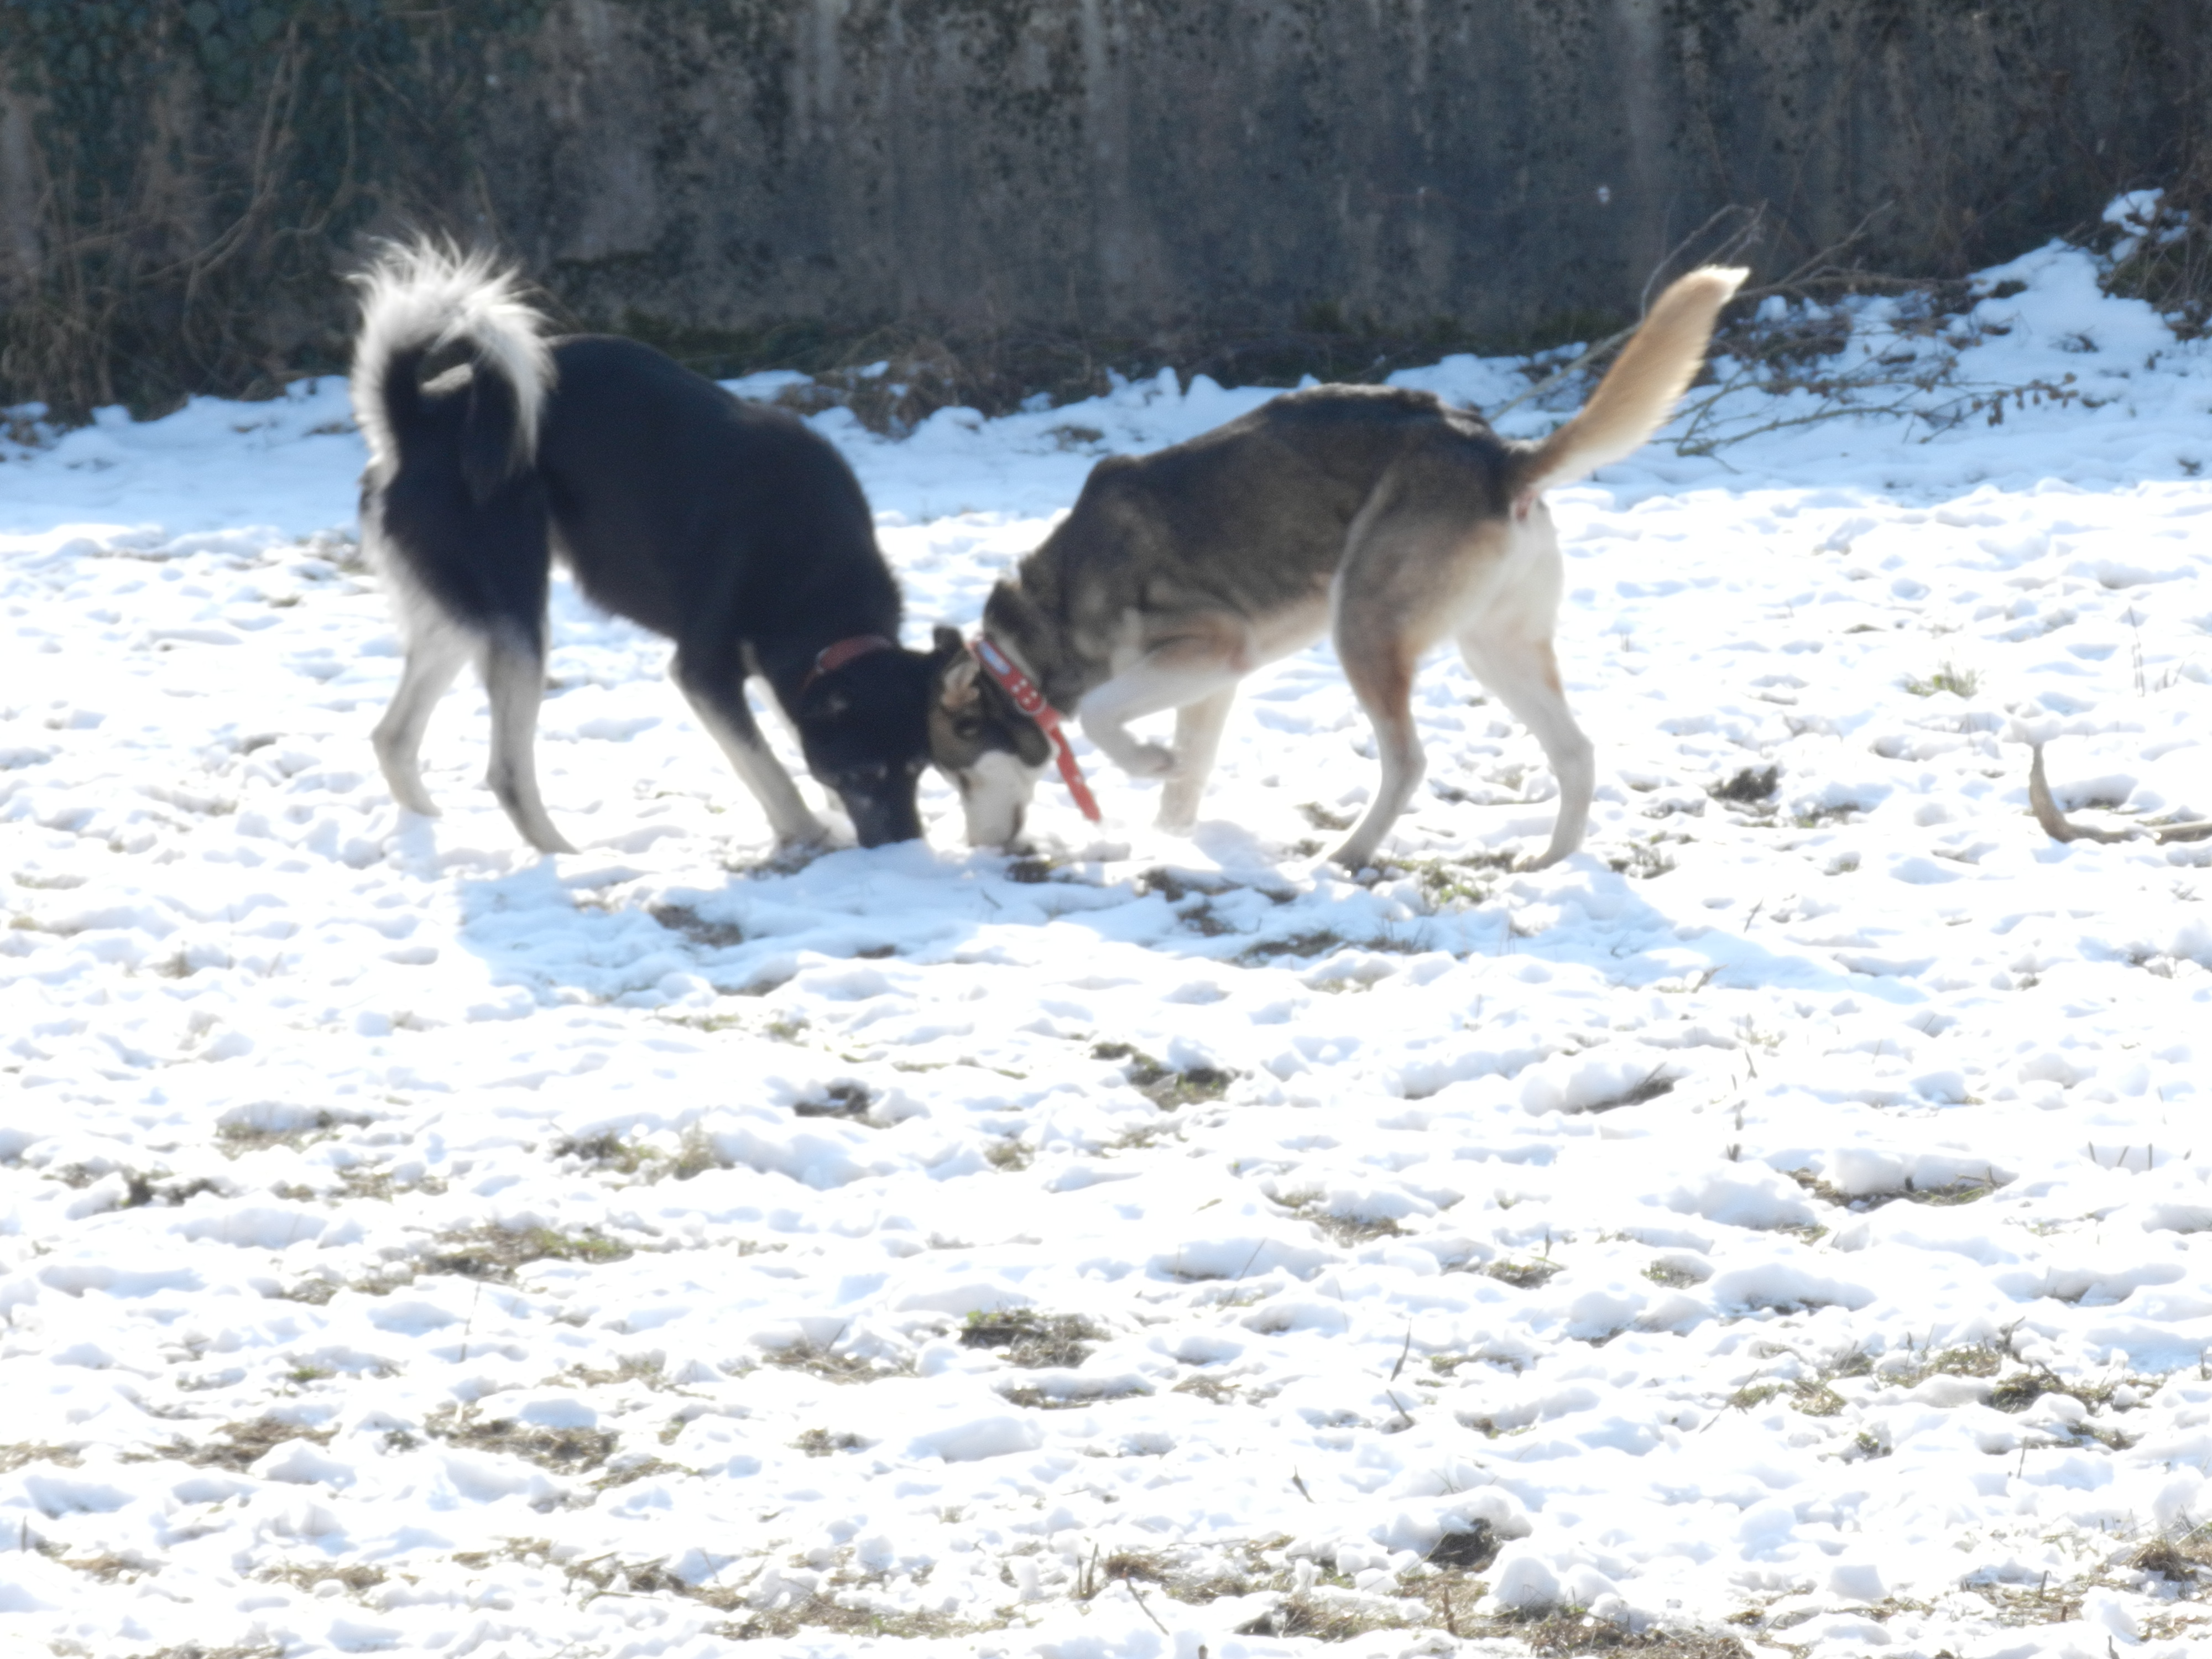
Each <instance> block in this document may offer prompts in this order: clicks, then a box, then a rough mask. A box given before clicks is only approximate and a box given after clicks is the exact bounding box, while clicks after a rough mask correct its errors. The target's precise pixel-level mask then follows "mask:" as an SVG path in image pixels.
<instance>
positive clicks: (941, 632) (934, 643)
mask: <svg viewBox="0 0 2212 1659" xmlns="http://www.w3.org/2000/svg"><path fill="white" fill-rule="evenodd" d="M929 643H930V647H931V654H932V655H933V656H939V657H949V656H951V655H952V654H953V653H956V652H960V651H965V650H966V649H967V648H968V641H965V640H963V639H962V638H961V637H960V630H959V629H957V628H955V627H953V626H952V624H951V623H938V624H937V627H936V628H935V629H933V631H932V632H931V634H930V636H929Z"/></svg>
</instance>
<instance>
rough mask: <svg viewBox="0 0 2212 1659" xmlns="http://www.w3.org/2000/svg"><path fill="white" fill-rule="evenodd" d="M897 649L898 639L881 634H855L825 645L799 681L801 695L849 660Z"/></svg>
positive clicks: (815, 655)
mask: <svg viewBox="0 0 2212 1659" xmlns="http://www.w3.org/2000/svg"><path fill="white" fill-rule="evenodd" d="M897 649H898V641H896V640H887V639H885V638H884V636H883V635H880V634H855V635H853V636H852V638H850V639H847V640H839V641H836V643H835V644H832V645H825V646H823V647H822V648H821V650H819V651H817V652H816V653H815V654H814V665H813V666H812V667H811V668H809V669H808V670H807V671H806V678H805V679H803V680H801V681H799V696H802V697H803V696H805V695H806V690H807V688H808V687H809V686H811V685H812V684H814V682H815V681H817V680H818V679H820V678H822V677H823V675H824V674H834V673H836V671H838V670H839V669H841V668H842V667H843V666H844V665H846V664H847V663H848V662H852V661H854V659H858V658H860V657H866V656H869V655H872V653H875V652H878V651H896V650H897Z"/></svg>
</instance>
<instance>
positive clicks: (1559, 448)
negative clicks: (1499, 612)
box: [1513, 265, 1751, 514]
mask: <svg viewBox="0 0 2212 1659" xmlns="http://www.w3.org/2000/svg"><path fill="white" fill-rule="evenodd" d="M1750 274H1751V273H1750V272H1748V271H1747V270H1738V269H1732V268H1729V267H1726V266H1722V265H1705V266H1704V267H1702V268H1700V269H1699V270H1693V271H1692V272H1691V273H1690V274H1689V275H1688V276H1683V277H1680V278H1679V279H1678V280H1676V281H1675V282H1674V283H1669V284H1668V289H1667V291H1666V292H1665V293H1664V294H1662V295H1660V296H1659V299H1658V302H1657V303H1656V305H1654V306H1653V307H1651V312H1650V315H1649V316H1647V317H1645V318H1644V325H1643V326H1642V327H1641V328H1639V329H1638V330H1637V331H1636V337H1634V338H1633V339H1632V340H1630V341H1629V343H1627V345H1626V346H1625V347H1623V348H1622V349H1621V353H1620V356H1619V357H1617V358H1615V359H1614V360H1613V367H1612V368H1609V369H1607V371H1606V374H1605V379H1603V380H1600V381H1599V382H1598V386H1597V390H1596V391H1595V392H1592V393H1591V394H1590V399H1589V402H1588V403H1587V404H1583V408H1582V412H1581V413H1580V414H1578V415H1577V416H1575V417H1574V419H1572V420H1571V421H1569V422H1567V423H1566V424H1565V426H1563V427H1561V428H1559V430H1558V431H1557V432H1554V433H1553V435H1551V436H1550V437H1548V438H1547V439H1545V440H1544V441H1543V442H1542V443H1541V444H1540V445H1538V446H1537V447H1535V448H1534V449H1533V450H1531V451H1529V452H1528V453H1527V454H1525V455H1523V456H1522V458H1521V459H1520V460H1519V462H1518V463H1517V464H1516V466H1515V469H1514V471H1515V478H1514V489H1513V510H1514V512H1515V513H1516V514H1521V513H1527V512H1528V508H1529V507H1531V506H1533V505H1534V502H1535V499H1536V497H1537V496H1538V495H1541V494H1542V493H1543V492H1544V491H1545V490H1547V489H1552V488H1553V487H1554V486H1556V485H1559V484H1568V483H1574V482H1575V480H1577V478H1586V477H1589V475H1590V474H1591V473H1593V472H1595V471H1597V470H1598V468H1600V467H1601V466H1608V465H1612V464H1613V462H1615V461H1618V460H1620V459H1624V458H1625V457H1626V456H1629V455H1632V454H1634V453H1636V452H1637V451H1638V449H1640V448H1642V447H1644V443H1645V442H1646V441H1648V440H1649V439H1650V436H1651V435H1652V434H1653V433H1655V432H1656V431H1657V430H1658V429H1659V428H1661V427H1662V426H1664V425H1665V424H1666V423H1667V418H1668V416H1670V415H1672V414H1673V413H1674V405H1675V404H1676V403H1677V402H1679V401H1680V398H1681V396H1682V394H1683V393H1684V392H1686V391H1688V390H1689V388H1690V382H1691V381H1692V380H1695V379H1696V378H1697V374H1698V368H1699V365H1700V364H1701V363H1703V362H1705V346H1706V344H1707V343H1708V342H1710V341H1711V338H1712V337H1713V319H1715V318H1717V317H1718V316H1719V315H1720V310H1721V307H1723V306H1724V305H1726V304H1727V303H1728V302H1729V297H1730V296H1731V295H1734V294H1735V291H1736V289H1738V288H1739V287H1741V285H1742V283H1743V279H1744V278H1745V277H1746V276H1749V275H1750Z"/></svg>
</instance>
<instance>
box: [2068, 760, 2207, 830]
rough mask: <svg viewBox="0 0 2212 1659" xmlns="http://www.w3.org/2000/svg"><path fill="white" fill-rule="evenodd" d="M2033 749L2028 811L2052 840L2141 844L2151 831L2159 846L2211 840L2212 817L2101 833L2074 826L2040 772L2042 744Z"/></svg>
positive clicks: (2091, 827) (2082, 825)
mask: <svg viewBox="0 0 2212 1659" xmlns="http://www.w3.org/2000/svg"><path fill="white" fill-rule="evenodd" d="M2033 748H2034V756H2035V757H2034V759H2033V760H2032V761H2030V762H2029V763H2028V767H2027V805H2028V810H2029V811H2033V813H2034V814H2035V821H2036V822H2037V823H2039V824H2041V825H2042V826H2043V829H2044V833H2045V835H2047V836H2050V837H2051V840H2053V841H2056V842H2069V841H2094V842H2105V843H2106V844H2108V845H2109V844H2110V843H2112V842H2121V841H2141V840H2142V839H2143V831H2144V830H2145V829H2149V830H2150V836H2151V839H2152V841H2154V842H2155V843H2156V844H2157V845H2159V846H2160V847H2164V846H2166V845H2167V844H2168V843H2170V842H2185V841H2204V840H2206V839H2208V838H2212V818H2199V819H2195V820H2192V821H2191V822H2189V823H2163V824H2159V825H2156V826H2151V825H2140V826H2131V827H2130V828H2128V829H2098V828H2097V827H2096V826H2094V825H2093V824H2087V823H2074V822H2073V821H2072V820H2070V819H2069V818H2068V817H2067V816H2066V815H2065V814H2064V813H2063V812H2061V811H2059V810H2058V803H2057V801H2056V800H2054V799H2051V781H2050V780H2049V779H2048V778H2047V777H2045V775H2044V770H2043V745H2042V744H2034V745H2033Z"/></svg>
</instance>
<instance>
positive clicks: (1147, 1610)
mask: <svg viewBox="0 0 2212 1659" xmlns="http://www.w3.org/2000/svg"><path fill="white" fill-rule="evenodd" d="M1121 1582H1122V1583H1124V1584H1126V1585H1127V1586H1128V1587H1129V1599H1130V1600H1131V1601H1134V1602H1135V1603H1136V1604H1137V1611H1139V1613H1143V1614H1144V1615H1145V1617H1146V1618H1147V1619H1149V1620H1152V1624H1153V1626H1155V1627H1156V1628H1157V1629H1158V1631H1159V1633H1160V1634H1161V1635H1163V1636H1165V1635H1167V1634H1168V1627H1167V1626H1165V1625H1163V1624H1161V1623H1160V1616H1159V1614H1158V1613H1154V1612H1153V1611H1152V1608H1151V1607H1148V1606H1146V1602H1145V1598H1144V1596H1143V1595H1140V1594H1139V1592H1138V1589H1137V1581H1136V1580H1135V1579H1133V1578H1132V1577H1129V1575H1128V1574H1127V1573H1126V1572H1125V1573H1123V1574H1122V1575H1121Z"/></svg>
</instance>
